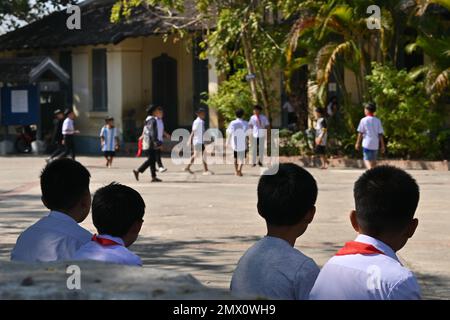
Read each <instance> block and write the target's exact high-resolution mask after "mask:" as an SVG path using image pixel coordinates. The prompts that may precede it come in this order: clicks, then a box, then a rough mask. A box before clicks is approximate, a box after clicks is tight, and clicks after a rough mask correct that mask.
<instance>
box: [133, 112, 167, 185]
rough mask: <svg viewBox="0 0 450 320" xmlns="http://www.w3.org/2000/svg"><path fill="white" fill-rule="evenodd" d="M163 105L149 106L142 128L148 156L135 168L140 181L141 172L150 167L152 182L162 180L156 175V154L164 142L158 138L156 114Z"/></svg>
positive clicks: (143, 143) (144, 147) (135, 175)
mask: <svg viewBox="0 0 450 320" xmlns="http://www.w3.org/2000/svg"><path fill="white" fill-rule="evenodd" d="M160 109H161V107H158V106H155V105H150V106H149V107H148V108H147V115H148V116H147V119H145V125H144V128H143V130H142V140H143V142H142V145H143V147H142V149H143V151H144V153H145V154H146V156H147V160H146V161H145V162H144V163H143V164H141V166H140V167H139V168H138V169H134V170H133V174H134V177H135V178H136V180H137V181H139V174H140V173H144V172H145V170H147V168H149V167H150V174H151V177H152V180H151V182H161V181H162V180H161V179H159V178H158V177H157V176H156V154H157V151H158V150H159V149H161V145H162V142H161V141H159V140H158V122H157V121H156V114H157V113H158V110H160Z"/></svg>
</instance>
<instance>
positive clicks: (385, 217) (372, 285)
mask: <svg viewBox="0 0 450 320" xmlns="http://www.w3.org/2000/svg"><path fill="white" fill-rule="evenodd" d="M354 197H355V206H356V210H354V211H352V212H351V213H350V221H351V223H352V226H353V228H354V229H355V231H356V232H357V233H358V234H359V235H358V236H357V237H356V239H355V241H351V242H347V243H346V244H345V246H344V247H343V248H342V249H341V250H339V251H338V252H337V253H336V255H335V256H334V257H333V258H331V259H330V260H329V261H328V262H327V263H326V264H325V266H324V267H323V268H322V270H321V272H320V274H319V277H318V278H317V281H316V283H315V285H314V288H313V289H312V291H311V295H310V298H311V299H320V300H322V299H326V300H329V299H331V300H340V299H345V300H409V299H420V288H419V285H418V284H417V280H416V278H415V276H414V275H413V273H412V272H411V271H410V270H408V269H407V268H405V267H404V266H403V265H402V264H401V262H400V261H399V259H398V258H397V256H396V254H395V252H397V251H398V250H400V249H401V248H403V246H404V245H405V244H406V242H407V241H408V239H409V238H411V237H412V236H413V234H414V232H415V230H416V228H417V224H418V220H417V219H415V218H414V212H415V211H416V208H417V205H418V202H419V186H418V185H417V183H416V181H415V180H414V179H413V178H412V177H411V176H410V175H409V174H407V173H406V172H404V171H403V170H400V169H397V168H394V167H390V166H380V167H377V168H374V169H371V170H369V171H366V173H364V174H363V175H362V176H361V177H360V178H359V179H358V181H356V183H355V186H354Z"/></svg>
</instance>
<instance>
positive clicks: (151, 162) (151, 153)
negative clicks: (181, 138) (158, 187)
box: [138, 149, 160, 178]
mask: <svg viewBox="0 0 450 320" xmlns="http://www.w3.org/2000/svg"><path fill="white" fill-rule="evenodd" d="M157 151H160V150H155V149H148V150H145V151H144V152H145V155H146V156H147V160H145V162H144V163H143V164H141V166H140V167H139V168H138V171H139V172H140V173H144V172H145V170H147V168H148V167H150V173H151V175H152V178H155V177H156V154H157Z"/></svg>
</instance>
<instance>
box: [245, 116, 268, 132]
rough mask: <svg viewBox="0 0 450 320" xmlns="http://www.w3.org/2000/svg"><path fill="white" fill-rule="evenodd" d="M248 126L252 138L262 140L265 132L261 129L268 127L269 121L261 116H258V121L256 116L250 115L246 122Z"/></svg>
mask: <svg viewBox="0 0 450 320" xmlns="http://www.w3.org/2000/svg"><path fill="white" fill-rule="evenodd" d="M248 125H249V126H250V127H251V128H252V129H253V137H254V138H263V137H265V136H266V130H263V129H266V128H267V127H268V126H269V120H267V118H266V116H265V115H263V114H260V115H259V121H258V117H256V115H252V116H251V117H250V120H249V121H248Z"/></svg>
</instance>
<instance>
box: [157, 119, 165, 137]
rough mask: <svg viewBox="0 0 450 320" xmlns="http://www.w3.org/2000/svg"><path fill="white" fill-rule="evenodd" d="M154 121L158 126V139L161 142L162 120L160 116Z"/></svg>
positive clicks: (162, 133)
mask: <svg viewBox="0 0 450 320" xmlns="http://www.w3.org/2000/svg"><path fill="white" fill-rule="evenodd" d="M156 123H157V127H158V128H157V129H158V140H159V141H161V142H162V141H163V140H164V121H163V119H161V118H156Z"/></svg>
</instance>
